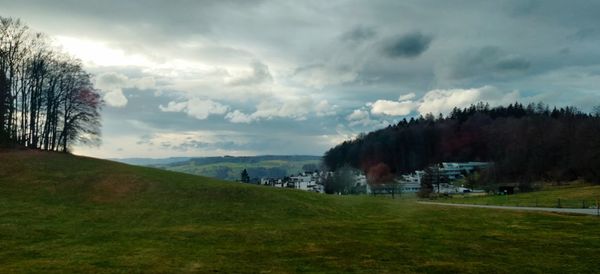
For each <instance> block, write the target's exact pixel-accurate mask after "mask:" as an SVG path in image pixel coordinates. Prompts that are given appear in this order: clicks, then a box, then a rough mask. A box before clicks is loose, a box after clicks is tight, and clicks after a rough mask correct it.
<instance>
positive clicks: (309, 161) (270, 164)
mask: <svg viewBox="0 0 600 274" xmlns="http://www.w3.org/2000/svg"><path fill="white" fill-rule="evenodd" d="M320 162H321V157H319V156H302V155H281V156H274V155H266V156H247V157H234V156H225V157H203V158H192V159H188V160H185V161H177V162H170V163H165V164H152V165H150V166H153V167H158V168H162V169H166V170H171V171H177V172H183V173H188V174H193V175H201V176H207V177H213V178H218V179H223V180H230V181H235V180H239V179H240V173H241V172H242V170H244V169H246V170H247V171H248V174H249V176H250V178H263V177H271V178H281V177H284V176H289V175H293V174H297V173H299V172H302V171H303V168H304V167H305V166H306V167H311V168H310V169H312V170H314V169H316V168H318V166H319V164H320Z"/></svg>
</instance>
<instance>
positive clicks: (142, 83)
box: [94, 72, 156, 107]
mask: <svg viewBox="0 0 600 274" xmlns="http://www.w3.org/2000/svg"><path fill="white" fill-rule="evenodd" d="M155 84H156V83H155V80H154V78H153V77H150V76H146V77H142V78H134V79H130V78H129V77H127V76H125V75H123V74H120V73H116V72H107V73H103V74H100V75H98V77H96V79H95V83H94V85H95V87H96V88H98V89H99V90H100V92H101V93H102V94H103V99H104V101H105V102H106V103H107V104H108V105H109V106H111V107H124V106H126V105H127V102H128V100H127V97H125V95H124V94H123V89H124V88H138V89H151V88H154V86H155Z"/></svg>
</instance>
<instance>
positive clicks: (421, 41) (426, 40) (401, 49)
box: [382, 32, 433, 58]
mask: <svg viewBox="0 0 600 274" xmlns="http://www.w3.org/2000/svg"><path fill="white" fill-rule="evenodd" d="M432 40H433V37H431V36H429V35H425V34H423V33H421V32H412V33H408V34H405V35H402V36H398V37H394V38H391V39H389V40H388V41H385V42H384V45H383V48H382V52H383V53H384V54H385V55H386V56H388V57H392V58H399V57H402V58H414V57H417V56H419V55H421V54H423V52H425V51H426V50H427V49H428V48H429V44H430V43H431V41H432Z"/></svg>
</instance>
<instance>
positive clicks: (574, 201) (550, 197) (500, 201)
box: [444, 183, 600, 208]
mask: <svg viewBox="0 0 600 274" xmlns="http://www.w3.org/2000/svg"><path fill="white" fill-rule="evenodd" d="M599 198H600V185H589V184H582V183H575V184H571V185H565V186H546V187H544V188H543V189H542V190H540V191H534V192H527V193H518V194H515V195H489V196H472V195H465V196H461V195H455V196H453V198H452V199H446V200H444V202H451V203H465V204H480V205H503V206H530V207H559V206H560V207H563V208H584V207H585V208H590V207H595V206H596V202H597V199H599Z"/></svg>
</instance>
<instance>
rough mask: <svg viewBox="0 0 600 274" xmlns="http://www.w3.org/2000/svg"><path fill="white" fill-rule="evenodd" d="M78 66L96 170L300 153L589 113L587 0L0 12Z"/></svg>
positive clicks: (245, 1) (5, 6) (595, 84)
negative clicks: (422, 122) (371, 139)
mask: <svg viewBox="0 0 600 274" xmlns="http://www.w3.org/2000/svg"><path fill="white" fill-rule="evenodd" d="M0 7H1V8H0V15H1V16H5V17H18V18H21V19H22V20H23V21H24V22H25V23H27V24H28V25H29V26H30V27H31V28H32V29H34V30H36V31H40V32H44V33H46V34H48V35H49V36H50V38H51V39H52V40H53V41H54V43H56V44H57V45H59V46H60V47H62V48H63V49H64V50H65V51H66V52H68V53H70V54H72V55H74V56H76V57H78V58H80V59H81V60H83V62H84V64H85V67H86V69H87V70H88V71H90V72H92V73H93V74H94V75H95V84H96V87H97V88H98V89H100V90H101V93H102V95H103V97H104V100H105V101H106V106H105V107H104V109H103V111H102V115H103V144H102V146H100V147H98V148H89V147H77V148H76V149H75V152H76V153H78V154H84V155H90V156H95V157H134V156H136V157H168V156H208V155H258V154H314V155H321V154H322V153H323V152H324V151H326V150H327V149H328V148H330V147H331V146H333V145H335V144H337V143H339V142H341V141H343V140H345V139H348V138H352V137H353V136H355V135H356V134H358V133H360V132H366V131H370V130H373V129H377V128H381V127H383V126H386V125H388V124H390V123H395V122H397V121H399V120H401V119H402V118H405V117H413V116H418V115H420V114H425V113H430V112H431V113H435V114H437V113H440V112H441V113H447V112H448V111H449V109H451V108H452V107H454V106H459V107H461V106H467V105H469V104H471V103H475V102H478V101H486V102H489V103H490V104H491V105H497V104H507V103H510V102H514V101H516V100H519V101H522V102H538V101H543V102H545V103H548V104H550V105H557V106H565V105H574V106H577V107H578V108H580V109H581V110H584V111H589V110H590V109H591V108H592V106H594V105H598V104H600V48H598V45H600V16H599V14H600V1H552V0H544V1H541V0H540V1H535V0H531V1H528V0H514V1H421V0H418V1H417V0H415V1H407V0H403V1H395V0H390V1H377V0H370V1H336V0H331V1H321V0H318V1H293V0H290V1H254V0H240V1H235V0H223V1H198V0H195V1H191V0H190V1H183V0H182V1H158V0H143V1H142V0H128V1H116V0H103V1H83V0H53V1H46V0H19V1H14V0H0Z"/></svg>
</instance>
